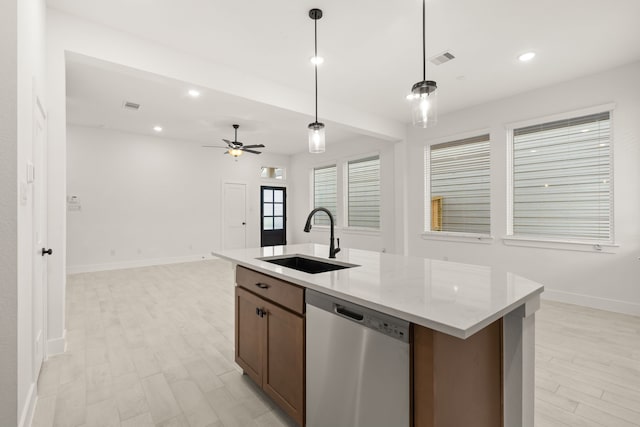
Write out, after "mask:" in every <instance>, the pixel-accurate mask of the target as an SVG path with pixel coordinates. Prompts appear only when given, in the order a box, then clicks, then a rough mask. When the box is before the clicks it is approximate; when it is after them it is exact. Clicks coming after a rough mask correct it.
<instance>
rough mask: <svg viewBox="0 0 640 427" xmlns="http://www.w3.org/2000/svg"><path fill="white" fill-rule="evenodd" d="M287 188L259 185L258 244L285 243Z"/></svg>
mask: <svg viewBox="0 0 640 427" xmlns="http://www.w3.org/2000/svg"><path fill="white" fill-rule="evenodd" d="M286 212H287V189H286V188H284V187H267V186H262V187H260V224H261V225H260V246H262V247H264V246H277V245H286V244H287V215H286Z"/></svg>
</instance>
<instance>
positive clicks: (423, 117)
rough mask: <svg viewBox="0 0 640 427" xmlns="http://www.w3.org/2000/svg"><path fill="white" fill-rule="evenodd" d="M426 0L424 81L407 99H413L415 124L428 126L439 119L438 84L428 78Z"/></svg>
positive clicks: (415, 86)
mask: <svg viewBox="0 0 640 427" xmlns="http://www.w3.org/2000/svg"><path fill="white" fill-rule="evenodd" d="M426 9H427V6H426V0H422V81H420V82H418V83H416V84H414V85H413V87H412V88H411V94H409V95H408V96H407V99H409V100H411V103H412V106H411V109H412V115H413V125H414V126H418V127H423V128H426V127H428V126H433V125H435V124H436V122H437V121H438V92H437V91H436V89H437V88H438V86H437V85H436V82H434V81H433V80H427V42H426V38H427V36H426V33H427V29H426V14H427V12H426Z"/></svg>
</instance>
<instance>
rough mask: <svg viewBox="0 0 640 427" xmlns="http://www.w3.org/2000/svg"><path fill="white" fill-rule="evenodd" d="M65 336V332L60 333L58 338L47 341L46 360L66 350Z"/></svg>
mask: <svg viewBox="0 0 640 427" xmlns="http://www.w3.org/2000/svg"><path fill="white" fill-rule="evenodd" d="M66 336H67V330H66V329H65V330H64V331H62V336H61V337H60V338H54V339H52V340H48V341H47V358H49V357H51V356H55V355H56V354H62V353H64V352H65V350H66V339H65V338H66Z"/></svg>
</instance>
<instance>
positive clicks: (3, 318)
mask: <svg viewBox="0 0 640 427" xmlns="http://www.w3.org/2000/svg"><path fill="white" fill-rule="evenodd" d="M16 17H17V2H16V1H6V2H2V4H1V5H0V57H1V58H2V62H0V241H1V242H2V245H1V246H0V250H1V251H2V256H0V277H1V278H2V280H0V425H7V426H12V425H16V423H17V414H18V411H17V407H18V403H17V396H18V382H17V381H18V378H17V374H16V367H17V366H18V347H17V342H18V338H17V334H18V294H17V291H18V233H17V232H16V230H17V228H18V182H17V178H18V175H17V168H16V166H17V163H16V160H17V157H18V127H17V124H18V114H17V113H18V109H17V99H18V94H17V81H18V63H17V61H18V50H17V46H18V44H17V38H18V37H17V36H18V33H17V19H16Z"/></svg>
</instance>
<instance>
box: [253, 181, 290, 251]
mask: <svg viewBox="0 0 640 427" xmlns="http://www.w3.org/2000/svg"><path fill="white" fill-rule="evenodd" d="M265 188H271V189H278V190H284V196H283V204H284V207H283V212H282V213H283V216H282V228H283V229H284V243H283V244H284V245H286V244H287V210H288V202H287V186H286V185H282V184H281V185H277V184H273V185H272V184H260V247H264V241H263V236H262V233H263V231H264V230H263V229H262V227H263V225H264V223H263V221H264V192H263V189H265Z"/></svg>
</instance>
